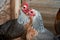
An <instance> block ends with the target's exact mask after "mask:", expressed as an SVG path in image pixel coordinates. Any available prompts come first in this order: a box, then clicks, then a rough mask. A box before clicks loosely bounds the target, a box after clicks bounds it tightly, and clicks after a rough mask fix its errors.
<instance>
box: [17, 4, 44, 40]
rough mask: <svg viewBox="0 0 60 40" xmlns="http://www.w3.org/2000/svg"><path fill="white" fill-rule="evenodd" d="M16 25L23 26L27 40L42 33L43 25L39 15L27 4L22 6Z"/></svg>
mask: <svg viewBox="0 0 60 40" xmlns="http://www.w3.org/2000/svg"><path fill="white" fill-rule="evenodd" d="M18 23H19V24H23V25H24V27H25V28H26V30H27V34H26V37H27V40H32V39H33V38H34V37H35V36H37V34H38V32H44V25H43V20H42V17H41V14H40V13H39V12H38V11H37V10H35V9H32V8H29V6H28V4H27V3H24V4H23V5H22V9H20V15H19V18H18Z"/></svg>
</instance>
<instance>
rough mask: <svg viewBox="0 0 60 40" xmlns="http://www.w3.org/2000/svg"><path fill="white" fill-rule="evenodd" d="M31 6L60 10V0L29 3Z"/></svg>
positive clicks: (42, 0) (38, 0)
mask: <svg viewBox="0 0 60 40" xmlns="http://www.w3.org/2000/svg"><path fill="white" fill-rule="evenodd" d="M28 3H29V4H30V5H33V4H34V5H39V6H42V7H55V8H60V1H59V0H31V1H28Z"/></svg>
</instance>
